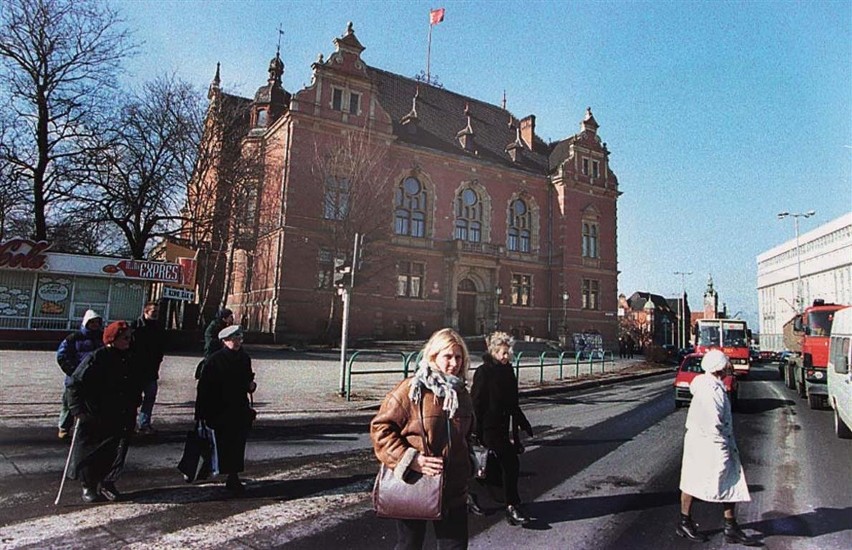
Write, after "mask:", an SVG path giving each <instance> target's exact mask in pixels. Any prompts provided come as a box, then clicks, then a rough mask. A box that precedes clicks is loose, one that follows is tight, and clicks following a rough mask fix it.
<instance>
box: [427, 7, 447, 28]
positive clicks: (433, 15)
mask: <svg viewBox="0 0 852 550" xmlns="http://www.w3.org/2000/svg"><path fill="white" fill-rule="evenodd" d="M443 20H444V8H438V9H436V10H429V24H430V25H437V24H438V23H440V22H441V21H443Z"/></svg>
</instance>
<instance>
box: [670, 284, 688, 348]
mask: <svg viewBox="0 0 852 550" xmlns="http://www.w3.org/2000/svg"><path fill="white" fill-rule="evenodd" d="M674 274H675V275H680V327H679V328H680V347H682V348H685V347H686V323H687V320H686V276H687V275H692V271H675V272H674Z"/></svg>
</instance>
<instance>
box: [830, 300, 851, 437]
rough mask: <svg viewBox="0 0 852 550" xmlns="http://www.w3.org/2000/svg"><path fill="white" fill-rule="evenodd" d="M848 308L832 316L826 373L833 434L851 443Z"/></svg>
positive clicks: (849, 318) (849, 326)
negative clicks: (832, 413) (832, 418)
mask: <svg viewBox="0 0 852 550" xmlns="http://www.w3.org/2000/svg"><path fill="white" fill-rule="evenodd" d="M850 363H852V308H846V309H843V310H841V311H838V312H837V313H835V314H834V324H833V327H832V329H831V340H830V343H829V351H828V368H827V372H826V376H827V381H828V383H827V386H828V403H829V405H830V406H831V408H832V409H833V410H834V433H835V434H836V435H837V437H839V438H841V439H852V371H850V369H849V365H850Z"/></svg>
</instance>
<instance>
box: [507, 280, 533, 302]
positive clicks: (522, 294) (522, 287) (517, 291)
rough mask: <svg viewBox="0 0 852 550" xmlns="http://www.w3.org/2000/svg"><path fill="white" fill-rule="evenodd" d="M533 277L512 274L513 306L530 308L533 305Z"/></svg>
mask: <svg viewBox="0 0 852 550" xmlns="http://www.w3.org/2000/svg"><path fill="white" fill-rule="evenodd" d="M531 296H532V276H531V275H520V274H517V273H513V274H512V295H511V303H512V305H513V306H529V305H532V300H531Z"/></svg>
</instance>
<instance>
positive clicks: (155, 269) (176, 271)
mask: <svg viewBox="0 0 852 550" xmlns="http://www.w3.org/2000/svg"><path fill="white" fill-rule="evenodd" d="M103 271H104V273H118V272H119V271H122V272H123V273H124V274H125V275H126V276H127V277H133V278H135V279H146V280H149V281H161V282H164V283H177V282H180V280H181V269H180V266H179V265H178V264H170V263H165V262H149V261H147V260H121V261H120V262H118V263H117V264H110V265H105V266H104V267H103Z"/></svg>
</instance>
